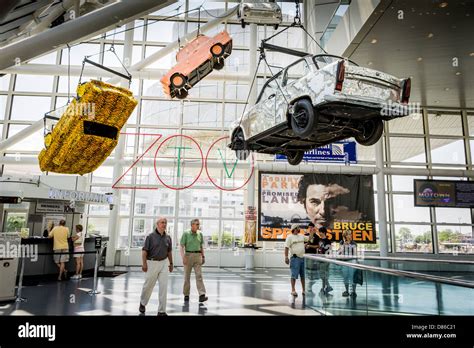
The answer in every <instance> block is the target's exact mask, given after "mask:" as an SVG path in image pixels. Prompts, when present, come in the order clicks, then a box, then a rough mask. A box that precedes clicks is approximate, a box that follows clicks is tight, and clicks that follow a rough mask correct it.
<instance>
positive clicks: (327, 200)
mask: <svg viewBox="0 0 474 348" xmlns="http://www.w3.org/2000/svg"><path fill="white" fill-rule="evenodd" d="M259 196H260V204H259V233H258V239H259V240H260V241H284V240H285V239H286V236H287V235H288V234H289V233H290V226H291V224H294V223H298V224H300V226H301V229H302V230H301V233H304V232H305V230H306V228H307V226H308V224H309V223H310V222H313V223H314V224H315V225H316V226H324V227H326V228H327V230H328V238H329V239H331V240H334V241H336V242H337V241H340V240H341V239H342V232H343V231H344V230H351V231H352V235H353V239H354V241H355V242H359V243H376V236H375V213H374V210H375V209H374V188H373V180H372V176H371V175H346V174H315V173H307V174H280V173H262V172H261V173H260V177H259Z"/></svg>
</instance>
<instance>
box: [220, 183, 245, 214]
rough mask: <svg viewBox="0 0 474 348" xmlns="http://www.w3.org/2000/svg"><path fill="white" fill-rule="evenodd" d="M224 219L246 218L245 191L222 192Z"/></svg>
mask: <svg viewBox="0 0 474 348" xmlns="http://www.w3.org/2000/svg"><path fill="white" fill-rule="evenodd" d="M222 217H223V218H240V219H243V218H244V191H243V190H237V191H230V192H227V191H223V192H222Z"/></svg>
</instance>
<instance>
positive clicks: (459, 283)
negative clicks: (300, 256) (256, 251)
mask: <svg viewBox="0 0 474 348" xmlns="http://www.w3.org/2000/svg"><path fill="white" fill-rule="evenodd" d="M304 257H305V258H307V259H315V260H318V261H322V262H329V263H333V264H336V265H340V266H346V267H352V268H357V269H361V270H365V271H373V272H377V273H384V274H389V275H394V276H397V277H407V278H413V279H417V280H429V281H433V282H438V283H443V284H448V285H456V286H462V287H465V288H470V289H474V282H463V281H459V280H453V279H449V278H446V277H438V276H433V275H426V274H422V273H417V272H411V271H400V270H392V269H388V268H382V267H377V266H368V265H361V264H358V263H348V262H344V261H338V260H336V259H335V258H334V257H326V256H324V255H314V254H305V255H304ZM337 259H342V260H344V259H345V260H354V259H356V260H357V257H354V256H337Z"/></svg>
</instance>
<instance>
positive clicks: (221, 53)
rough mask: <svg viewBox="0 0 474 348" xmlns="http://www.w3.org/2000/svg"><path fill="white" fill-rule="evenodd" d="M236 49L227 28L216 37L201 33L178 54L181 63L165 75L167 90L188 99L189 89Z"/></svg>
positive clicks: (217, 67) (221, 65)
mask: <svg viewBox="0 0 474 348" xmlns="http://www.w3.org/2000/svg"><path fill="white" fill-rule="evenodd" d="M231 52H232V38H231V37H230V36H229V33H227V31H225V30H224V31H222V32H220V33H219V34H217V35H216V36H214V37H208V36H205V35H199V36H198V37H197V38H195V39H194V40H192V41H191V42H189V43H188V44H187V45H186V46H184V47H183V48H182V49H181V50H180V51H179V52H178V54H177V55H176V61H177V62H178V63H177V64H176V65H175V66H174V67H173V68H171V70H170V71H168V73H167V74H166V75H165V76H163V77H162V78H161V80H160V81H161V83H162V84H163V91H164V93H165V94H166V95H169V96H170V97H171V98H174V97H176V98H178V99H184V98H186V97H187V95H188V90H189V89H191V87H193V86H194V85H195V84H196V83H198V82H199V81H201V80H202V79H203V78H204V77H206V76H207V75H208V74H209V73H211V72H212V70H214V69H216V70H221V69H222V68H223V67H224V59H225V58H227V57H228V56H229V55H230V54H231Z"/></svg>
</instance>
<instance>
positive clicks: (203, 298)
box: [199, 295, 208, 302]
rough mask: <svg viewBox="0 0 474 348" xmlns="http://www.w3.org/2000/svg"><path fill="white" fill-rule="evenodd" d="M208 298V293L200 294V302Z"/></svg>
mask: <svg viewBox="0 0 474 348" xmlns="http://www.w3.org/2000/svg"><path fill="white" fill-rule="evenodd" d="M207 300H208V298H207V296H206V295H201V296H199V302H205V301H207Z"/></svg>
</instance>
